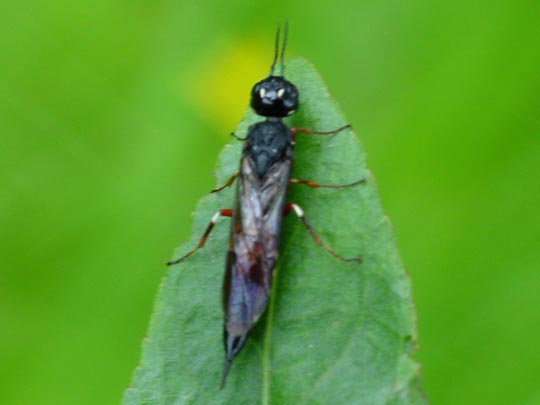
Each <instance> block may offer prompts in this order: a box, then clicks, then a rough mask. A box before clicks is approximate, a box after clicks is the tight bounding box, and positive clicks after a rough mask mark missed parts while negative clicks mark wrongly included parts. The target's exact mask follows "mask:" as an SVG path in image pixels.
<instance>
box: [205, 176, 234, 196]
mask: <svg viewBox="0 0 540 405" xmlns="http://www.w3.org/2000/svg"><path fill="white" fill-rule="evenodd" d="M237 177H238V172H236V173H235V174H233V175H232V176H231V178H230V179H229V180H227V183H225V185H223V186H221V187H218V188H215V189H213V190H212V191H210V193H211V194H212V193H219V192H220V191H221V190H224V189H226V188H228V187H230V186H232V184H233V183H234V180H236V178H237Z"/></svg>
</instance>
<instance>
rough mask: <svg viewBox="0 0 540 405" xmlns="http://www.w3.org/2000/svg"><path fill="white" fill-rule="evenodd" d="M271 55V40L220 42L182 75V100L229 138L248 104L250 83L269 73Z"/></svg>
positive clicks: (251, 84)
mask: <svg viewBox="0 0 540 405" xmlns="http://www.w3.org/2000/svg"><path fill="white" fill-rule="evenodd" d="M261 45H264V46H261ZM272 58H273V49H272V43H263V42H260V41H249V42H248V41H242V42H232V43H226V44H222V45H220V46H219V47H218V50H217V51H215V52H213V53H211V54H209V55H208V56H207V57H206V58H205V59H204V60H202V61H201V62H200V63H198V64H196V65H195V68H194V71H193V72H192V73H188V74H183V75H182V76H183V78H184V80H182V82H183V85H182V87H183V89H184V90H185V92H183V94H184V97H185V100H186V101H187V102H188V103H190V104H192V105H193V107H195V109H196V110H197V111H198V112H199V113H200V114H201V115H202V116H203V117H204V119H205V120H207V121H208V122H209V123H210V124H212V125H213V126H215V127H216V129H217V130H218V131H220V132H221V133H223V136H225V137H227V138H228V137H229V134H230V133H231V132H232V131H234V129H235V128H236V126H237V125H238V123H239V122H240V120H241V119H242V117H243V116H244V113H245V111H246V108H247V107H248V106H249V100H250V93H251V88H252V86H253V85H254V84H255V83H256V82H257V81H259V80H262V79H263V78H265V77H266V76H267V75H268V72H269V71H270V65H271V63H272ZM186 79H187V80H186Z"/></svg>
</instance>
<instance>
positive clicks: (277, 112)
mask: <svg viewBox="0 0 540 405" xmlns="http://www.w3.org/2000/svg"><path fill="white" fill-rule="evenodd" d="M251 108H253V109H254V110H255V112H256V113H257V114H259V115H262V116H263V117H280V118H282V117H286V116H288V115H291V114H294V113H295V112H296V109H297V108H298V89H297V88H296V86H295V85H294V84H292V83H291V82H289V81H288V80H286V79H285V78H284V77H283V76H268V77H267V78H266V79H263V80H261V81H260V82H258V83H256V84H255V86H253V89H252V90H251Z"/></svg>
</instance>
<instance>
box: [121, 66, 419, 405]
mask: <svg viewBox="0 0 540 405" xmlns="http://www.w3.org/2000/svg"><path fill="white" fill-rule="evenodd" d="M286 72H287V77H288V78H289V80H291V81H292V82H293V83H295V84H296V85H297V86H298V88H299V91H300V97H301V107H300V110H299V111H298V113H297V114H295V116H294V117H293V118H292V119H290V121H289V122H288V124H290V125H293V126H299V127H306V128H310V129H316V130H331V129H335V128H338V127H341V126H343V125H344V124H346V123H347V120H346V119H345V117H344V116H343V114H342V113H341V111H340V110H339V108H338V106H337V104H336V103H335V102H334V101H333V100H332V99H331V97H330V95H329V93H328V90H327V89H326V87H325V85H324V84H323V82H322V80H321V78H320V77H319V75H318V73H317V72H316V71H315V69H314V68H313V67H312V66H311V65H310V64H309V63H307V62H306V61H304V60H302V59H294V60H292V61H290V62H289V63H288V65H287V71H286ZM257 120H260V117H256V116H255V115H254V114H253V113H251V112H248V113H247V115H246V118H245V120H244V121H243V122H242V123H241V124H240V125H239V127H238V129H237V130H236V134H238V135H239V136H244V135H245V134H246V130H247V127H248V125H250V124H251V123H253V122H255V121H257ZM241 147H242V143H241V142H239V141H236V140H234V141H233V142H232V143H231V144H230V145H228V146H227V147H226V148H225V149H224V151H223V152H222V153H221V156H220V158H219V164H218V169H217V178H218V184H219V185H222V184H224V183H225V182H226V180H227V179H228V178H229V177H230V176H231V175H232V174H233V173H235V172H236V171H237V170H238V163H239V156H240V152H241ZM293 176H294V177H300V178H303V179H308V180H313V181H316V182H319V183H321V184H345V183H349V182H352V181H354V180H357V179H359V178H362V177H364V176H366V177H367V178H368V182H367V184H364V185H358V186H355V187H351V188H347V189H338V190H336V189H311V188H309V187H306V186H302V185H293V186H291V189H290V192H289V201H294V202H296V203H298V204H299V205H300V206H301V207H303V209H304V211H305V213H306V217H307V218H308V219H309V221H310V222H311V224H312V225H313V227H314V228H315V229H316V231H317V232H318V233H319V235H320V237H321V239H322V240H323V241H325V242H326V243H327V244H328V245H330V246H332V248H333V249H334V250H335V251H337V252H338V253H340V254H342V255H344V256H351V257H352V256H356V255H358V254H361V255H363V257H364V261H363V263H343V262H340V261H338V260H336V259H335V258H334V257H332V256H330V255H329V254H328V253H326V252H325V251H324V250H322V249H320V248H319V247H317V246H316V245H315V244H314V243H313V240H312V239H311V237H310V236H309V234H308V233H307V232H306V230H305V228H304V227H303V225H302V224H301V223H300V221H299V220H298V219H297V218H296V217H295V216H294V215H289V217H287V218H286V219H285V220H284V227H283V231H282V250H281V259H280V263H279V267H278V269H277V272H276V276H275V278H274V286H273V291H272V297H271V301H270V304H269V307H268V310H267V313H266V315H265V316H264V317H263V318H262V319H261V320H260V321H259V324H258V325H257V326H256V327H255V329H254V331H253V333H252V334H251V337H250V339H249V342H248V344H247V345H246V347H245V348H244V350H243V351H242V352H241V353H240V354H239V355H238V357H237V358H236V360H235V361H234V363H233V366H232V369H231V372H230V374H229V378H228V381H227V385H226V387H225V389H224V390H223V391H219V389H218V387H219V382H220V377H221V371H222V367H223V361H224V353H223V347H222V312H221V283H222V277H223V272H224V265H225V254H226V251H227V241H228V233H229V225H228V223H227V220H222V223H220V224H217V225H216V227H215V231H214V232H213V234H212V235H211V236H210V238H209V240H208V242H207V244H206V246H205V247H204V249H202V250H200V251H198V252H197V253H196V254H195V255H193V256H192V257H190V258H189V259H188V260H187V261H185V262H183V263H181V264H179V265H177V266H173V267H172V268H171V269H170V271H169V272H168V274H167V276H166V277H165V279H164V280H163V283H162V285H161V288H160V291H159V294H158V297H157V301H156V306H155V310H154V314H153V316H152V320H151V324H150V331H149V336H148V338H146V339H145V341H144V343H143V357H142V363H141V365H140V366H139V367H138V368H137V369H136V371H135V374H134V376H133V381H132V383H131V387H130V388H129V389H128V390H127V391H126V392H125V395H124V404H216V403H227V404H229V403H230V404H259V403H260V404H315V403H317V404H319V403H320V404H409V403H425V402H426V400H425V398H424V396H423V394H422V392H421V390H420V388H419V377H418V374H419V366H418V365H417V364H416V363H415V362H414V361H413V360H412V359H411V358H410V355H411V354H412V352H413V351H414V350H415V340H416V335H415V314H414V307H413V304H412V299H411V286H410V281H409V279H408V277H407V275H406V273H405V271H404V269H403V266H402V264H401V261H400V258H399V255H398V251H397V248H396V243H395V240H394V236H393V233H392V229H391V225H390V222H389V220H388V218H387V217H385V216H384V214H383V212H382V209H381V205H380V202H379V198H378V196H377V193H376V187H375V182H374V180H373V177H371V176H370V174H369V172H368V170H367V168H366V158H365V154H364V152H363V151H362V147H361V144H360V141H359V140H358V138H357V136H356V135H355V134H354V132H353V131H351V130H345V131H342V132H340V133H339V134H336V135H331V136H305V135H302V134H299V135H298V136H297V145H296V149H295V161H294V168H293ZM233 199H234V187H232V188H230V189H228V190H226V191H222V192H221V193H219V194H218V195H208V196H204V197H203V198H202V199H201V201H200V202H199V204H198V206H197V209H196V211H195V214H194V230H193V236H192V238H191V240H190V241H189V242H188V243H186V244H184V245H182V246H181V247H180V248H179V249H178V250H177V252H176V254H175V257H179V256H180V255H181V254H183V253H185V252H187V251H188V250H189V249H191V248H193V246H195V244H196V243H197V240H198V238H199V237H200V235H201V234H202V232H203V231H204V229H205V227H206V225H207V224H208V222H209V220H210V218H211V217H212V215H213V214H214V213H215V212H216V211H217V210H218V209H220V208H230V207H232V206H233Z"/></svg>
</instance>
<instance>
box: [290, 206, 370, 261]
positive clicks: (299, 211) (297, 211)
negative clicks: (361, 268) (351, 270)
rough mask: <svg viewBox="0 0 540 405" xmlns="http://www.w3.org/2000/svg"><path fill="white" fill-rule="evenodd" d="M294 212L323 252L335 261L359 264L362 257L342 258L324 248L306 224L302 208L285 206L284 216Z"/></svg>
mask: <svg viewBox="0 0 540 405" xmlns="http://www.w3.org/2000/svg"><path fill="white" fill-rule="evenodd" d="M291 211H294V213H295V214H296V216H297V217H298V218H299V219H300V220H301V221H302V223H303V224H304V226H305V227H306V229H307V231H308V232H309V234H310V235H311V237H312V238H313V241H314V242H315V243H316V244H317V245H319V246H320V247H322V248H323V249H324V250H326V251H327V252H328V253H330V254H331V255H332V256H334V257H335V258H336V259H339V260H341V261H342V262H361V261H362V256H357V257H343V256H341V255H338V254H337V253H336V252H334V251H333V250H332V249H330V248H329V247H328V246H326V245H325V244H324V243H323V242H322V241H321V239H320V238H319V235H317V233H316V232H315V230H314V229H313V227H312V226H311V224H310V223H309V222H308V220H307V218H306V217H305V215H304V211H303V210H302V208H300V207H299V206H298V205H297V204H294V203H289V204H287V205H285V214H288V213H289V212H291Z"/></svg>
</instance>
